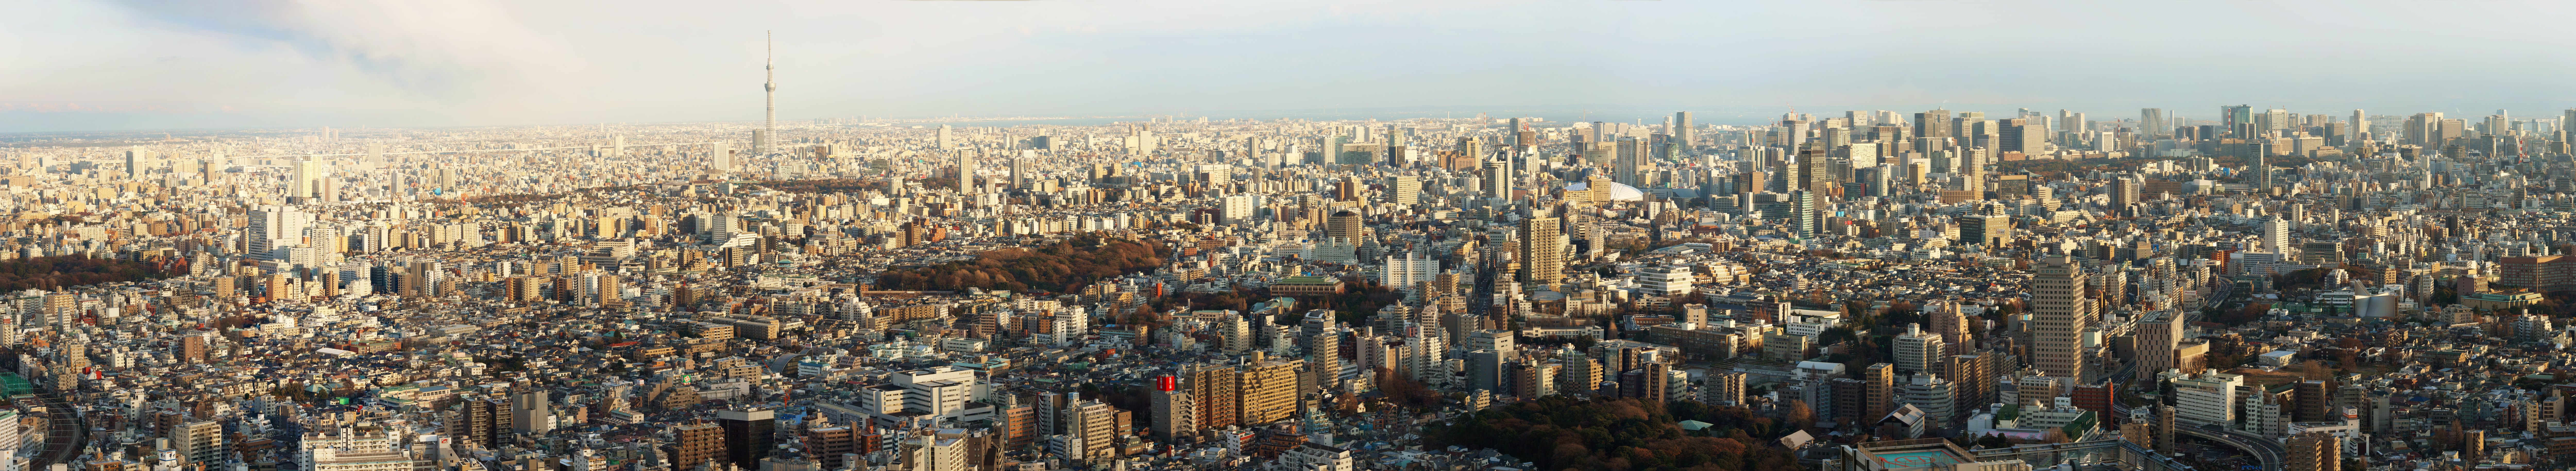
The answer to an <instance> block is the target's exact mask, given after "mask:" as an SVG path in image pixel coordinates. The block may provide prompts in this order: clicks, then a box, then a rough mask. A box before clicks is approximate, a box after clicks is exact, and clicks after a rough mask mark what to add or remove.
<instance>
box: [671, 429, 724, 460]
mask: <svg viewBox="0 0 2576 471" xmlns="http://www.w3.org/2000/svg"><path fill="white" fill-rule="evenodd" d="M671 439H672V442H673V443H672V447H671V450H670V455H671V469H696V468H697V467H698V465H701V464H707V463H708V462H712V461H722V460H724V459H725V430H724V428H723V427H718V426H716V424H691V425H682V426H678V427H672V428H671Z"/></svg>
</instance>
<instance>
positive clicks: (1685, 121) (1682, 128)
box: [1672, 111, 1697, 152]
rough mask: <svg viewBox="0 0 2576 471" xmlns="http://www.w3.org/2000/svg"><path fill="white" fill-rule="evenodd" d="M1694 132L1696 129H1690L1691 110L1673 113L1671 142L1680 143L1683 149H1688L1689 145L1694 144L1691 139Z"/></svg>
mask: <svg viewBox="0 0 2576 471" xmlns="http://www.w3.org/2000/svg"><path fill="white" fill-rule="evenodd" d="M1696 132H1697V131H1696V130H1694V129H1691V112H1688V111H1679V112H1674V113H1673V129H1672V135H1673V142H1678V143H1681V145H1682V150H1683V151H1685V152H1687V151H1690V150H1691V147H1692V146H1694V145H1696V144H1694V142H1695V141H1692V140H1691V137H1692V136H1693V135H1694V133H1696Z"/></svg>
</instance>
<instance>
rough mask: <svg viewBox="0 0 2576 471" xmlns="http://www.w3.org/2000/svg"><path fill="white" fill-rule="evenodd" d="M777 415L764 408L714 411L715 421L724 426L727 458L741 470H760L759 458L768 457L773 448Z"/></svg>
mask: <svg viewBox="0 0 2576 471" xmlns="http://www.w3.org/2000/svg"><path fill="white" fill-rule="evenodd" d="M777 414H778V413H776V412H771V411H766V410H750V411H733V410H728V411H716V419H717V423H719V424H721V425H723V426H724V438H725V456H726V458H728V460H729V461H732V462H733V464H734V465H736V466H741V467H742V469H760V459H761V458H768V457H769V452H770V451H771V450H772V449H774V448H776V446H775V445H774V442H775V440H776V437H775V435H777V433H778V430H777V428H778V425H777V422H778V420H777Z"/></svg>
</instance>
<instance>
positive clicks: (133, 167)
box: [125, 146, 153, 179]
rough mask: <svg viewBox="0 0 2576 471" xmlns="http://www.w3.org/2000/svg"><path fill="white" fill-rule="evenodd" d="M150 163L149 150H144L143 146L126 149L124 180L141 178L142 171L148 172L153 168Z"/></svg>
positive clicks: (150, 155)
mask: <svg viewBox="0 0 2576 471" xmlns="http://www.w3.org/2000/svg"><path fill="white" fill-rule="evenodd" d="M152 161H153V159H152V150H151V149H145V148H143V146H134V148H131V149H126V150H125V178H127V179H135V178H143V173H144V171H145V170H150V169H151V168H152V167H153V165H152Z"/></svg>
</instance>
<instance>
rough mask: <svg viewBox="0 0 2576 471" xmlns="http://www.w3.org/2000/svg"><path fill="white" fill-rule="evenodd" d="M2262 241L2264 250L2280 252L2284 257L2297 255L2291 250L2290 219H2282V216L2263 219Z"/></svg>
mask: <svg viewBox="0 0 2576 471" xmlns="http://www.w3.org/2000/svg"><path fill="white" fill-rule="evenodd" d="M2262 243H2263V246H2262V249H2263V251H2264V252H2271V253H2274V254H2280V255H2281V256H2283V257H2295V256H2296V255H2295V254H2292V253H2291V252H2292V251H2291V250H2290V221H2289V220H2287V219H2282V218H2281V217H2280V216H2272V217H2270V218H2265V219H2264V220H2263V240H2262Z"/></svg>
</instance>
